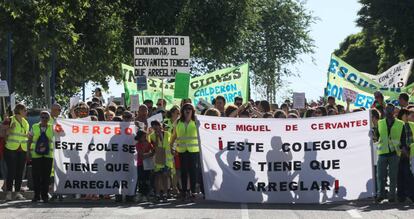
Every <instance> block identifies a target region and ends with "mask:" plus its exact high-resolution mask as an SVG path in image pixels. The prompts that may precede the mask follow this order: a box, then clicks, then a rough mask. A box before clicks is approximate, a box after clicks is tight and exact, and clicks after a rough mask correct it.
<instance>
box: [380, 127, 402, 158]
mask: <svg viewBox="0 0 414 219" xmlns="http://www.w3.org/2000/svg"><path fill="white" fill-rule="evenodd" d="M403 127H404V122H403V121H401V120H399V119H395V120H394V124H392V127H391V131H390V135H388V127H387V121H386V119H381V120H379V121H378V132H379V135H380V136H379V142H378V147H377V154H378V155H382V154H389V153H393V152H396V153H397V155H398V156H400V154H401V151H400V145H401V134H402V130H403Z"/></svg>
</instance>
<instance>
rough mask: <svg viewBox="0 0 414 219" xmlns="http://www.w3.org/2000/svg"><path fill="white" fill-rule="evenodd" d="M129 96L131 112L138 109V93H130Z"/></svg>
mask: <svg viewBox="0 0 414 219" xmlns="http://www.w3.org/2000/svg"><path fill="white" fill-rule="evenodd" d="M129 98H130V102H131V104H130V110H131V111H132V112H137V111H138V109H139V95H131V96H129Z"/></svg>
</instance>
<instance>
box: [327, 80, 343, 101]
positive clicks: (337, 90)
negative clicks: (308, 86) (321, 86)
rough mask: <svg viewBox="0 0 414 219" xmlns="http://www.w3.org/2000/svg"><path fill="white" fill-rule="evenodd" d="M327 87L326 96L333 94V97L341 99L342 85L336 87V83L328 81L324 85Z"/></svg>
mask: <svg viewBox="0 0 414 219" xmlns="http://www.w3.org/2000/svg"><path fill="white" fill-rule="evenodd" d="M326 87H327V89H326V92H325V93H326V96H333V97H335V99H337V100H340V101H342V99H343V98H342V92H343V88H342V87H338V86H337V85H331V83H329V82H328V84H327V85H326Z"/></svg>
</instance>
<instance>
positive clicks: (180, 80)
mask: <svg viewBox="0 0 414 219" xmlns="http://www.w3.org/2000/svg"><path fill="white" fill-rule="evenodd" d="M190 78H191V76H190V74H188V73H183V72H177V74H175V86H174V98H179V99H184V98H188V91H189V89H190Z"/></svg>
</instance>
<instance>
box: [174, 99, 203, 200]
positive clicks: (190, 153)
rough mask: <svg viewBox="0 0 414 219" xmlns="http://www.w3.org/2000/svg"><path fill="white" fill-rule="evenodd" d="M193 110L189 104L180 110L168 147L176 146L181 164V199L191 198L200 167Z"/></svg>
mask: <svg viewBox="0 0 414 219" xmlns="http://www.w3.org/2000/svg"><path fill="white" fill-rule="evenodd" d="M197 136H198V134H197V127H196V124H195V109H194V106H193V105H191V104H190V103H186V104H184V105H183V107H182V108H181V116H180V118H179V119H178V120H177V124H176V125H175V126H174V129H173V135H172V137H171V142H170V147H171V148H173V145H174V143H176V144H177V147H176V148H175V151H176V152H178V154H179V157H180V164H181V169H180V170H181V184H182V188H181V199H182V200H185V199H188V198H193V197H194V194H195V192H196V191H195V189H196V182H197V175H198V171H199V166H200V162H199V159H200V155H199V152H200V147H199V145H198V137H197ZM188 176H189V177H190V191H187V177H188Z"/></svg>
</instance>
